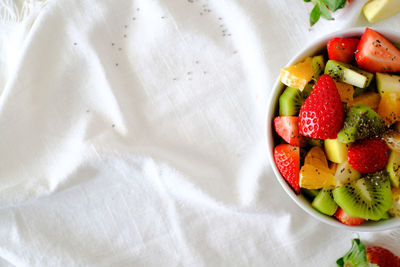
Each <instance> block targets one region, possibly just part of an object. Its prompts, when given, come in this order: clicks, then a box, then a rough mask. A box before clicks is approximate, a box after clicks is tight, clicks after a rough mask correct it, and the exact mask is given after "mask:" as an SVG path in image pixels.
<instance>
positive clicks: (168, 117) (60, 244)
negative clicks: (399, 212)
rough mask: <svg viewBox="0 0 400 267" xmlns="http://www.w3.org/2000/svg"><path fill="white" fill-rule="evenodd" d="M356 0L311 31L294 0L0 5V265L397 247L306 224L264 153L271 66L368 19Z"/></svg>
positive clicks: (267, 257)
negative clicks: (359, 244)
mask: <svg viewBox="0 0 400 267" xmlns="http://www.w3.org/2000/svg"><path fill="white" fill-rule="evenodd" d="M363 2H365V1H353V2H352V3H351V5H349V6H348V7H347V8H346V9H344V10H340V11H338V12H336V13H335V14H334V17H335V18H336V19H335V20H334V21H326V20H321V21H320V22H318V23H317V24H316V25H315V26H314V27H313V28H310V27H309V25H308V14H309V12H310V11H311V8H312V6H311V5H310V4H306V3H304V2H303V1H300V0H299V1H292V0H286V1H267V0H258V1H245V0H218V1H211V0H210V1H206V0H191V1H186V0H130V1H126V0H113V1H111V0H47V1H25V2H24V1H22V0H21V1H19V2H16V3H13V1H6V0H3V3H2V5H3V6H1V5H0V11H2V12H0V14H2V16H3V17H2V21H1V24H0V25H1V27H0V92H1V96H0V129H1V130H0V153H1V161H0V266H335V260H336V259H337V258H339V257H340V256H341V255H343V254H344V253H345V252H346V251H347V250H348V248H349V247H350V243H351V239H352V238H354V237H356V236H358V235H359V236H360V237H361V238H362V239H363V240H364V241H365V242H367V243H375V244H378V245H385V246H386V247H387V248H390V249H392V250H393V251H394V252H396V253H397V254H400V246H399V245H398V244H399V243H398V240H399V238H400V230H393V231H386V232H382V233H359V234H357V233H355V232H350V231H345V230H340V229H338V228H333V227H331V226H328V225H325V224H322V223H320V222H319V221H317V220H316V219H314V218H311V217H310V216H309V215H308V214H306V213H305V212H304V211H303V210H301V209H300V208H299V207H298V206H297V205H296V204H295V203H294V202H293V201H292V200H291V199H290V198H289V197H288V196H287V195H286V194H285V192H284V191H283V189H282V188H281V186H280V185H279V183H278V182H277V181H276V179H275V177H274V175H273V173H272V171H271V168H270V166H269V163H268V162H267V157H266V140H265V137H266V133H265V123H266V117H265V115H266V110H267V106H266V105H267V104H266V102H267V98H268V95H269V93H270V91H271V88H272V85H273V83H274V82H275V80H276V77H277V76H278V74H279V69H280V68H281V67H282V66H284V65H285V64H286V63H287V62H288V61H289V59H290V58H291V57H292V56H293V55H294V54H296V53H297V52H298V51H299V50H300V49H302V48H303V47H304V46H306V45H307V44H308V43H310V42H312V41H313V40H314V39H316V38H318V37H320V36H321V35H322V34H325V33H329V32H333V31H336V30H340V29H345V28H348V27H355V26H371V25H370V24H368V23H367V22H366V21H365V19H364V18H363V17H362V15H361V14H360V10H361V6H362V4H363ZM24 4H25V5H26V6H28V4H29V8H25V9H23V5H24ZM11 6H13V7H14V9H16V10H11V11H10V10H9V11H7V12H8V13H7V12H6V11H5V10H6V8H7V7H11ZM1 7H3V9H1ZM23 10H25V11H24V12H22V11H23ZM28 11H29V12H28ZM5 13H6V14H8V15H4V14H5ZM12 15H14V16H12ZM373 27H375V28H376V29H379V28H392V29H400V16H399V15H396V16H394V17H392V18H390V19H388V20H385V21H382V22H380V23H376V24H374V25H373Z"/></svg>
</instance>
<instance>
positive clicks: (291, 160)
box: [274, 144, 300, 194]
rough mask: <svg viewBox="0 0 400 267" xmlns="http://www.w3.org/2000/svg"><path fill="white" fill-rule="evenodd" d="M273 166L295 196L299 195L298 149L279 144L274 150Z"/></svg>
mask: <svg viewBox="0 0 400 267" xmlns="http://www.w3.org/2000/svg"><path fill="white" fill-rule="evenodd" d="M274 159H275V164H276V166H277V167H278V170H279V172H280V173H281V174H282V176H283V178H285V180H286V181H287V182H288V183H289V185H290V186H291V187H292V188H293V190H294V191H295V192H296V194H299V193H300V186H299V177H300V176H299V174H300V148H299V147H296V146H292V145H288V144H280V145H277V146H276V147H275V150H274Z"/></svg>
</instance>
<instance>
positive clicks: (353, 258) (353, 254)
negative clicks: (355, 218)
mask: <svg viewBox="0 0 400 267" xmlns="http://www.w3.org/2000/svg"><path fill="white" fill-rule="evenodd" d="M336 264H337V266H339V267H344V266H354V267H367V266H368V267H372V266H370V265H368V261H367V251H366V249H365V245H364V244H363V243H361V241H360V239H358V238H356V239H353V241H352V245H351V249H350V250H349V251H348V252H347V253H346V254H345V255H344V256H343V257H341V258H340V259H338V260H337V261H336Z"/></svg>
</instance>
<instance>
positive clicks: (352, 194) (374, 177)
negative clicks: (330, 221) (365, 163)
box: [332, 171, 392, 220]
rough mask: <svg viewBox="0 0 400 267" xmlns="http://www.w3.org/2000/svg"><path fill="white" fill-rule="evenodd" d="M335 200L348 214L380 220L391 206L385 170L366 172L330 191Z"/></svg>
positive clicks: (390, 193)
mask: <svg viewBox="0 0 400 267" xmlns="http://www.w3.org/2000/svg"><path fill="white" fill-rule="evenodd" d="M332 193H333V198H334V200H335V202H336V203H337V204H338V205H339V206H340V207H341V208H342V209H343V210H344V211H345V212H346V213H347V214H348V215H350V216H352V217H359V218H363V219H366V220H380V219H382V218H384V217H385V213H386V212H387V211H388V210H389V209H390V207H391V206H392V190H391V188H390V181H389V178H388V175H387V173H386V171H379V172H375V173H372V174H368V175H366V176H365V177H363V178H361V179H358V180H356V181H353V182H351V183H348V184H345V185H342V186H339V187H337V188H336V189H334V190H333V191H332Z"/></svg>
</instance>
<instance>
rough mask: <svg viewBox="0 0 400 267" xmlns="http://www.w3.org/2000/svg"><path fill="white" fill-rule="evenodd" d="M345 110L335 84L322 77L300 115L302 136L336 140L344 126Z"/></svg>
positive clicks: (331, 80) (329, 79)
mask: <svg viewBox="0 0 400 267" xmlns="http://www.w3.org/2000/svg"><path fill="white" fill-rule="evenodd" d="M343 118H344V109H343V105H342V101H341V100H340V95H339V92H338V90H337V88H336V85H335V82H334V81H333V79H332V78H331V76H329V75H328V74H324V75H321V77H319V79H318V81H317V83H316V84H315V86H314V89H313V90H312V92H311V94H310V96H309V97H307V99H306V101H305V103H304V104H303V105H302V107H301V109H300V114H299V126H300V134H302V135H304V136H308V137H312V138H317V139H336V136H337V134H338V132H339V131H340V129H341V128H342V125H343Z"/></svg>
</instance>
